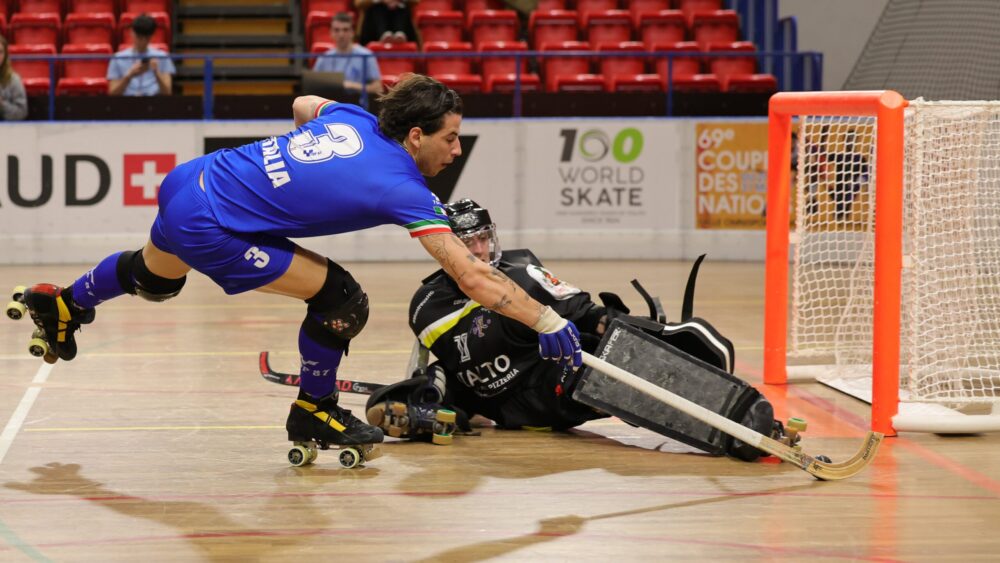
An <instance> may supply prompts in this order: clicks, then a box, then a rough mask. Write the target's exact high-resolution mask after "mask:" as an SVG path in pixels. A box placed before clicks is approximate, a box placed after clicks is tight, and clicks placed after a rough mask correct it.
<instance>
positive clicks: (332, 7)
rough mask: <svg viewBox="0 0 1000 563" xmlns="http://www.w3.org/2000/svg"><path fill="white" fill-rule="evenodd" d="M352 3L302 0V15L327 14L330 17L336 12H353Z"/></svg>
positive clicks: (338, 0) (350, 1)
mask: <svg viewBox="0 0 1000 563" xmlns="http://www.w3.org/2000/svg"><path fill="white" fill-rule="evenodd" d="M353 11H354V2H353V1H352V0H302V13H303V14H306V15H308V14H310V13H312V12H328V13H330V14H331V15H332V14H336V13H337V12H353Z"/></svg>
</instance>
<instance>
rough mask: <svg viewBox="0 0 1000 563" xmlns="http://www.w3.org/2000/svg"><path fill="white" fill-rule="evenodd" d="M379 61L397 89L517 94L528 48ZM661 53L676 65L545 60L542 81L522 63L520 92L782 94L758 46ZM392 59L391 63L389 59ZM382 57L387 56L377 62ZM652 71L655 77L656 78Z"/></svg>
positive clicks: (634, 49) (623, 49)
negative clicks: (418, 77)
mask: <svg viewBox="0 0 1000 563" xmlns="http://www.w3.org/2000/svg"><path fill="white" fill-rule="evenodd" d="M332 47H333V45H332V44H331V43H317V44H315V45H314V46H313V50H312V52H313V54H317V55H318V54H322V53H324V52H325V51H326V50H328V49H330V48H332ZM368 47H369V48H370V49H371V50H372V51H373V52H375V53H376V56H378V63H379V70H380V72H381V73H382V78H383V81H384V82H385V83H386V84H387V85H389V84H393V83H395V82H396V81H397V80H398V78H399V76H400V75H401V74H403V73H406V72H424V73H427V74H428V75H430V76H433V77H435V78H437V79H439V80H441V81H442V82H445V83H446V84H449V85H450V86H451V87H453V88H456V89H457V90H460V91H462V92H478V91H483V92H509V91H511V90H513V88H514V84H515V80H516V76H515V73H516V71H517V60H516V59H515V57H514V56H502V55H501V53H513V52H517V51H524V50H526V48H527V45H526V44H525V43H524V42H522V41H492V42H484V43H483V44H481V45H480V46H479V48H478V49H474V48H473V46H472V44H471V43H469V42H465V41H459V42H428V43H425V44H424V52H425V53H430V54H433V55H435V56H432V57H428V58H426V59H421V58H418V57H417V56H413V57H406V56H401V55H406V54H407V53H413V54H414V55H416V54H417V53H418V50H417V45H416V43H369V44H368ZM474 50H476V51H478V52H479V53H481V54H483V55H484V56H481V57H468V56H459V55H456V56H454V57H446V56H442V55H443V54H445V53H449V52H454V53H460V52H466V53H467V52H472V51H474ZM590 50H591V45H590V44H589V43H586V42H582V41H563V42H556V43H552V44H546V45H545V49H544V50H543V52H544V51H549V52H558V51H590ZM654 50H655V51H657V52H674V53H677V55H675V56H674V57H673V59H672V60H673V62H671V63H668V61H667V59H666V58H664V57H662V56H661V57H651V56H650V55H649V50H648V49H647V48H646V46H645V45H644V44H642V43H640V42H637V41H623V42H618V43H605V44H601V45H599V46H598V51H597V52H599V53H617V54H620V56H600V57H586V56H577V57H569V56H565V57H556V56H551V57H543V58H541V59H540V60H539V67H540V69H541V71H542V77H544V81H543V79H542V77H539V76H538V75H537V74H534V73H531V72H528V70H529V68H528V60H527V59H528V57H522V58H521V77H520V80H521V88H522V89H524V90H529V91H532V90H535V91H537V90H542V89H544V90H545V91H549V92H558V91H581V90H582V91H608V92H617V91H635V90H644V91H665V89H666V88H667V87H668V81H667V79H666V77H667V76H668V70H669V75H670V76H671V77H672V83H673V87H674V88H675V89H676V90H682V91H708V92H713V91H714V92H737V91H738V92H773V91H775V90H777V83H776V81H775V78H774V76H772V75H770V74H759V73H757V59H756V50H755V48H754V45H753V43H750V42H746V41H739V42H733V43H730V44H726V45H720V46H718V51H724V52H731V53H740V55H739V56H737V55H733V56H710V55H706V54H705V53H704V52H703V51H701V50H700V48H699V46H698V44H697V43H694V42H678V43H668V44H662V45H656V46H655V49H654ZM389 53H391V54H392V56H384V55H386V54H389ZM379 55H382V56H379ZM650 71H652V72H650Z"/></svg>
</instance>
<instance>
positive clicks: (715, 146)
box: [0, 119, 767, 264]
mask: <svg viewBox="0 0 1000 563" xmlns="http://www.w3.org/2000/svg"><path fill="white" fill-rule="evenodd" d="M290 126H291V123H290V121H254V122H165V123H155V122H154V123H150V122H146V123H131V122H128V123H126V122H122V123H117V122H111V123H108V122H90V123H80V122H71V123H40V124H39V123H4V124H0V185H3V186H4V187H5V189H3V190H2V191H0V263H4V264H21V263H80V262H84V263H87V262H94V261H96V260H99V259H101V258H103V257H104V256H106V255H107V254H109V253H110V252H112V251H114V250H119V249H125V248H138V247H140V246H141V245H142V244H143V243H144V242H145V240H146V238H147V236H148V228H149V225H150V224H151V223H152V220H153V218H154V216H155V214H156V207H155V194H156V189H157V187H158V186H159V183H160V181H161V180H162V178H163V176H164V175H165V174H166V173H167V172H168V171H169V170H170V169H171V168H172V167H173V166H175V165H176V164H178V163H181V162H184V161H185V160H188V159H190V158H193V157H195V156H198V155H200V154H203V153H204V151H205V150H206V147H207V148H209V149H210V148H211V147H213V146H219V144H220V143H225V142H226V140H227V139H232V138H261V137H266V136H270V135H275V134H281V133H284V132H286V131H287V130H288V129H289V128H290ZM766 130H767V126H766V120H763V119H752V120H726V121H717V120H694V119H670V120H668V119H537V120H475V119H467V120H465V121H464V122H463V127H462V134H463V141H464V146H465V148H466V155H467V161H466V163H465V166H464V168H463V169H462V171H461V174H460V175H458V178H457V181H455V180H454V179H453V180H452V181H450V182H443V183H442V182H438V183H437V184H435V185H434V189H435V190H436V191H438V193H439V194H441V195H443V196H444V197H443V199H450V200H455V199H459V198H463V197H471V198H473V199H475V200H476V201H478V202H479V203H481V204H483V205H484V206H487V207H488V208H489V209H490V212H491V214H492V216H493V218H494V220H495V221H496V222H497V223H498V225H499V227H500V232H501V242H502V244H503V246H505V247H507V248H514V247H522V246H527V247H530V248H532V249H533V250H534V251H535V252H536V253H537V254H539V255H540V256H544V257H545V258H546V259H549V260H554V259H561V258H594V259H625V258H638V259H678V258H691V257H693V256H697V255H698V254H701V253H703V252H707V253H709V255H710V256H711V257H712V258H713V259H730V260H761V259H763V256H764V231H763V225H764V220H763V217H764V213H763V209H762V205H763V204H762V202H763V201H764V199H765V196H766V194H765V192H764V177H765V169H764V166H765V164H766V160H767V159H766V148H767V147H766V137H767V135H766V132H767V131H766ZM407 240H408V237H407V235H406V232H405V231H403V230H402V229H401V228H399V227H395V226H383V227H379V228H376V229H371V230H369V231H365V232H361V233H351V234H346V235H337V236H335V237H321V238H315V239H308V240H302V241H300V243H302V244H303V245H306V246H308V247H309V248H312V249H314V250H316V251H319V252H321V253H324V254H326V255H328V256H330V257H332V258H334V259H337V260H345V261H350V260H408V259H422V258H423V257H424V254H423V251H422V250H421V248H420V246H419V245H418V244H416V243H412V242H404V241H407Z"/></svg>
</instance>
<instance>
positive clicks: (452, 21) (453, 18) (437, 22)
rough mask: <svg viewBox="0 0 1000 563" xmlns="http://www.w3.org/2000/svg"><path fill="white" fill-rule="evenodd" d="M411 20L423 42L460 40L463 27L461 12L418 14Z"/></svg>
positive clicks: (463, 21)
mask: <svg viewBox="0 0 1000 563" xmlns="http://www.w3.org/2000/svg"><path fill="white" fill-rule="evenodd" d="M413 20H414V23H415V24H416V26H417V29H419V30H420V36H421V37H422V38H423V40H424V42H427V41H449V42H450V41H461V40H462V31H463V26H464V25H465V20H464V18H463V17H462V12H458V11H450V12H420V13H418V14H416V15H415V16H414V17H413Z"/></svg>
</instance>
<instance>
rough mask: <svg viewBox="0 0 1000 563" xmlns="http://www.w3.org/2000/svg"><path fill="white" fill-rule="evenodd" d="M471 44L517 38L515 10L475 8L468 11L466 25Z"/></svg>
mask: <svg viewBox="0 0 1000 563" xmlns="http://www.w3.org/2000/svg"><path fill="white" fill-rule="evenodd" d="M467 28H468V30H469V34H470V35H471V36H472V44H473V45H476V46H478V45H479V44H480V43H483V42H484V41H514V40H516V39H517V12H515V11H514V10H476V11H475V12H469V22H468V26H467Z"/></svg>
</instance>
